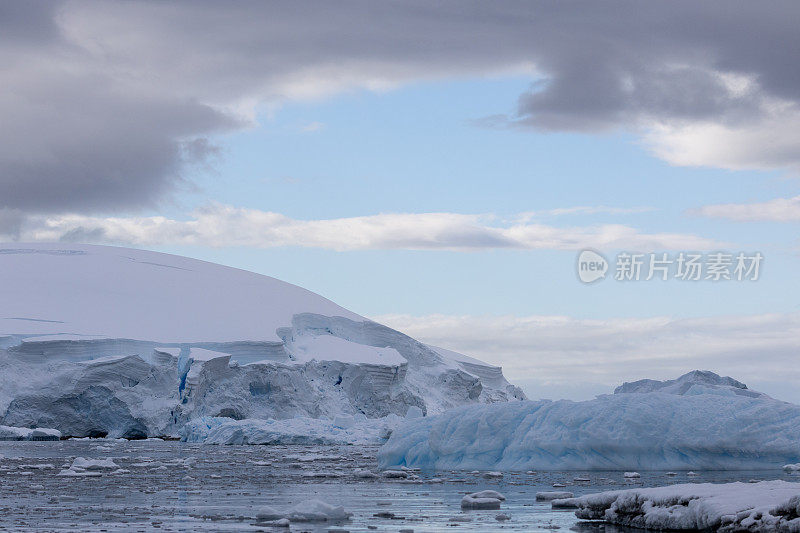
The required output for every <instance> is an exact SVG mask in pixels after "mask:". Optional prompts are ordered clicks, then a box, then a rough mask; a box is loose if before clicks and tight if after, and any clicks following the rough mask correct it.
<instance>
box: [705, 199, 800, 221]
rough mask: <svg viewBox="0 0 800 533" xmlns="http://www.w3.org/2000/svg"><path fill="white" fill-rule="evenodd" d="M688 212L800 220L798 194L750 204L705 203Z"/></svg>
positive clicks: (741, 219) (757, 218) (714, 216)
mask: <svg viewBox="0 0 800 533" xmlns="http://www.w3.org/2000/svg"><path fill="white" fill-rule="evenodd" d="M690 213H691V214H694V215H700V216H705V217H713V218H727V219H729V220H736V221H739V222H762V221H763V222H800V196H795V197H793V198H775V199H774V200H769V201H766V202H758V203H752V204H716V205H706V206H703V207H700V208H698V209H693V210H691V211H690Z"/></svg>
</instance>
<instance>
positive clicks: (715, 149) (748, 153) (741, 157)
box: [643, 100, 800, 172]
mask: <svg viewBox="0 0 800 533" xmlns="http://www.w3.org/2000/svg"><path fill="white" fill-rule="evenodd" d="M798 131H800V107H799V106H798V105H796V104H794V103H791V102H782V101H774V100H772V101H769V102H767V103H763V104H762V106H761V113H760V116H759V117H758V118H754V119H751V120H747V121H734V122H732V123H726V122H724V121H714V120H686V121H677V122H675V121H673V122H658V123H655V124H653V125H651V126H648V127H646V128H645V133H644V134H643V139H644V142H645V144H646V145H647V146H649V148H650V149H651V150H652V152H653V153H654V154H655V155H656V156H657V157H659V158H661V159H663V160H665V161H667V162H669V163H671V164H673V165H678V166H709V167H719V168H726V169H731V170H757V169H772V168H787V169H791V170H793V171H795V172H797V171H800V159H799V158H798V154H800V136H798V134H797V132H798Z"/></svg>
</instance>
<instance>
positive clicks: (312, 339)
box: [0, 243, 525, 439]
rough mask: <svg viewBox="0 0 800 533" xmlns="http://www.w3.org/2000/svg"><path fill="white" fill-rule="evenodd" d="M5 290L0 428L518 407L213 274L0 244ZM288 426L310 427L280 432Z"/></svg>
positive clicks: (358, 330) (468, 367)
mask: <svg viewBox="0 0 800 533" xmlns="http://www.w3.org/2000/svg"><path fill="white" fill-rule="evenodd" d="M0 279H3V283H2V285H0V424H2V425H4V426H14V427H18V428H36V427H41V428H53V429H55V430H57V431H60V432H61V433H62V434H63V435H64V436H65V437H104V436H108V437H115V438H116V437H122V438H131V439H137V438H146V437H152V436H160V437H170V438H179V437H181V435H182V433H181V432H182V429H183V427H184V426H186V425H187V424H190V427H194V428H199V427H202V426H203V424H204V423H203V420H209V419H213V418H220V419H224V420H223V421H227V423H230V422H240V423H241V424H243V425H245V426H247V427H251V428H258V427H263V426H264V424H266V423H269V424H270V425H272V427H277V426H274V423H275V422H276V421H281V420H287V419H295V418H297V419H299V420H306V421H307V420H322V421H323V422H322V423H321V424H322V426H320V424H317V426H318V427H323V426H324V425H325V423H327V422H329V421H332V420H334V419H336V417H337V416H340V415H345V416H359V417H365V418H367V419H375V420H378V419H386V418H387V417H389V416H390V415H391V416H394V417H400V418H402V417H405V416H407V415H408V416H409V417H412V416H418V415H419V414H424V415H431V414H435V413H440V412H443V411H445V410H447V409H449V408H452V407H457V406H461V405H467V404H482V403H493V402H506V401H509V400H522V399H524V398H525V396H524V394H523V393H522V391H521V390H520V389H519V388H517V387H515V386H513V385H511V384H510V383H509V382H508V381H507V380H506V379H505V377H504V376H503V373H502V370H501V369H500V368H499V367H495V366H492V365H488V364H486V363H483V362H481V361H478V360H475V359H472V358H470V357H467V356H465V355H462V354H458V353H455V352H451V351H448V350H444V349H441V348H437V347H434V346H428V345H426V344H424V343H421V342H419V341H416V340H415V339H412V338H411V337H408V336H407V335H404V334H402V333H400V332H398V331H396V330H393V329H391V328H388V327H386V326H383V325H381V324H378V323H376V322H373V321H371V320H369V319H367V318H364V317H362V316H359V315H357V314H355V313H353V312H351V311H348V310H347V309H344V308H342V307H340V306H338V305H336V304H335V303H333V302H331V301H329V300H327V299H325V298H323V297H321V296H319V295H316V294H314V293H312V292H310V291H307V290H305V289H302V288H300V287H297V286H294V285H291V284H289V283H285V282H282V281H279V280H277V279H274V278H270V277H267V276H263V275H259V274H255V273H252V272H246V271H243V270H238V269H235V268H230V267H224V266H221V265H216V264H213V263H207V262H204V261H198V260H194V259H189V258H185V257H179V256H174V255H168V254H162V253H156V252H149V251H143V250H134V249H127V248H116V247H107V246H92V245H77V244H65V243H56V244H19V243H14V244H0ZM245 421H249V422H245ZM191 424H194V425H191ZM295 426H297V427H300V428H301V429H302V428H304V427H306V428H310V427H311V426H314V423H311V422H298V423H296V424H294V426H292V425H291V424H290V425H288V426H286V427H287V428H291V427H295ZM373 426H374V424H373ZM317 429H318V428H317ZM303 431H305V430H303ZM352 433H353V434H354V435H356V434H358V435H359V436H357V438H361V436H360V435H361V433H359V432H358V431H353V432H352ZM184 434H186V433H184ZM198 434H199V433H197V432H195V433H194V435H195V438H197V437H196V436H197V435H198ZM305 434H308V431H306V433H303V435H305ZM301 436H302V435H301Z"/></svg>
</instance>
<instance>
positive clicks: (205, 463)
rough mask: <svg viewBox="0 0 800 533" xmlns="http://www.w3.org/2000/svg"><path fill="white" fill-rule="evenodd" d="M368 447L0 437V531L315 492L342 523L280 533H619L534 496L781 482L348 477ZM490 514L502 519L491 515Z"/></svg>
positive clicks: (213, 509) (557, 475)
mask: <svg viewBox="0 0 800 533" xmlns="http://www.w3.org/2000/svg"><path fill="white" fill-rule="evenodd" d="M376 452H377V448H376V447H359V446H211V445H198V444H186V443H179V442H163V441H131V442H128V441H109V440H102V439H97V440H77V441H75V440H73V441H60V442H0V530H2V529H13V530H21V531H25V530H31V531H32V530H35V531H120V530H123V531H124V530H129V531H196V530H203V531H276V532H277V531H282V532H285V531H287V528H275V527H270V526H266V525H264V524H261V523H259V522H258V521H257V520H256V515H257V513H258V510H259V508H261V507H262V506H265V505H269V506H271V507H275V508H278V509H282V508H287V507H289V506H291V505H294V504H296V503H299V502H302V501H305V500H309V499H319V500H323V501H325V502H327V503H331V504H336V505H342V506H344V507H345V509H347V510H348V511H350V512H352V513H353V517H352V519H351V520H349V521H346V522H342V523H335V524H332V523H316V524H309V523H302V524H296V523H293V524H292V525H291V527H290V528H289V529H288V531H292V532H300V531H310V532H328V531H331V532H336V531H352V532H355V531H359V532H361V531H363V532H367V531H387V532H388V531H391V532H398V533H399V532H400V531H412V530H413V531H414V532H440V531H450V532H452V531H481V532H491V531H554V530H563V531H570V530H572V531H579V532H583V533H590V532H592V533H594V532H597V533H600V532H605V533H618V532H622V531H624V530H623V529H620V528H616V527H613V526H603V525H600V524H592V523H585V522H584V523H581V522H579V521H578V520H577V519H576V518H575V516H574V514H573V513H572V511H569V510H563V511H553V510H552V509H551V508H550V504H549V503H537V502H536V500H535V496H536V493H537V492H539V491H546V490H566V491H570V492H573V493H574V494H575V495H576V496H578V495H581V494H587V493H591V492H599V491H603V490H615V489H620V488H625V487H633V486H654V485H664V484H668V483H685V482H718V483H721V482H731V481H748V480H751V479H758V480H764V479H792V478H791V476H789V475H787V474H784V473H783V472H782V471H778V470H770V471H748V472H698V474H699V476H697V477H691V476H688V475H687V473H685V472H679V473H678V475H677V476H666V474H665V473H664V472H641V476H642V477H641V479H639V480H637V481H635V482H632V481H626V480H625V479H624V478H623V473H622V472H539V473H524V472H513V473H508V472H506V473H504V474H503V476H502V478H490V477H486V473H485V472H419V473H418V474H417V475H418V476H419V478H420V479H419V480H414V481H408V480H391V479H384V478H378V479H375V480H373V479H359V478H357V477H355V476H354V472H355V471H356V470H357V469H368V470H372V471H374V472H377V469H376V460H375V454H376ZM76 457H85V458H87V459H112V460H113V461H114V463H115V464H116V465H118V466H119V469H118V470H106V471H103V472H102V474H101V475H99V476H91V477H87V476H66V475H59V474H60V473H61V472H62V470H65V469H67V468H68V467H69V466H70V465H71V464H72V461H73V460H74V459H75V458H76ZM575 478H588V479H589V481H575ZM795 479H796V478H795ZM432 480H433V481H432ZM553 484H564V485H567V486H566V487H565V488H553ZM483 489H493V490H497V491H499V492H501V493H503V494H504V495H505V496H506V498H507V499H506V501H505V502H504V504H503V506H502V508H501V510H499V511H496V510H492V511H489V510H481V511H462V509H461V507H460V502H461V498H462V496H463V495H464V494H466V493H468V492H475V491H478V490H483ZM500 514H505V515H508V516H510V519H508V520H505V521H498V520H497V519H496V517H497V516H498V515H500Z"/></svg>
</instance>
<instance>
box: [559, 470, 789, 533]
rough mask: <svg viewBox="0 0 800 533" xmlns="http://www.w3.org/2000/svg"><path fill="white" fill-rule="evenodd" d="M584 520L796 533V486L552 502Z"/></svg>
mask: <svg viewBox="0 0 800 533" xmlns="http://www.w3.org/2000/svg"><path fill="white" fill-rule="evenodd" d="M557 504H558V506H561V507H563V506H576V507H577V510H576V511H575V515H576V516H577V517H578V518H583V519H588V520H604V521H606V522H610V523H613V524H617V525H621V526H629V527H637V528H642V529H645V528H646V529H650V530H694V531H698V530H700V531H719V532H733V531H759V532H771V531H786V532H789V531H794V532H796V531H800V518H798V517H799V516H800V483H788V482H786V481H762V482H760V483H727V484H711V483H704V484H683V485H670V486H666V487H655V488H647V489H630V490H622V491H610V492H602V493H599V494H589V495H586V496H581V497H579V498H572V499H570V500H558V502H557Z"/></svg>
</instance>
